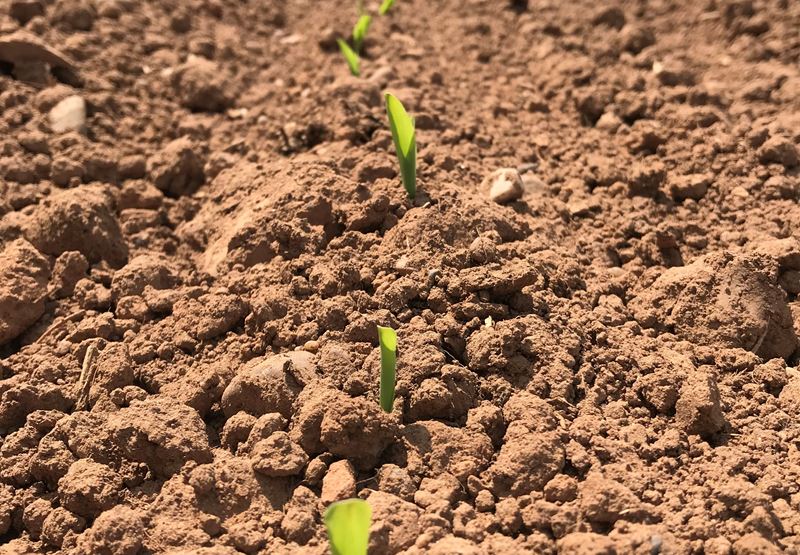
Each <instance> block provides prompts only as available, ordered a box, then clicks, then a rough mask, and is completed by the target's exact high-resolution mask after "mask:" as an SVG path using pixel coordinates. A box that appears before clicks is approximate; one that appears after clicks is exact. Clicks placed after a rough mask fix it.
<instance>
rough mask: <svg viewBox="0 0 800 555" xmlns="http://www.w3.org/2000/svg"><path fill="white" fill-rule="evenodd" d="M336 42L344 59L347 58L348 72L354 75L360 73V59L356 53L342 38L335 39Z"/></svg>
mask: <svg viewBox="0 0 800 555" xmlns="http://www.w3.org/2000/svg"><path fill="white" fill-rule="evenodd" d="M336 42H337V43H338V44H339V50H341V51H342V55H343V56H344V59H345V60H347V67H349V68H350V73H352V74H353V75H355V76H356V77H358V76H359V75H361V60H360V59H359V57H358V54H356V53H355V52H354V51H353V49H352V48H350V45H349V44H347V42H345V41H343V40H342V39H336Z"/></svg>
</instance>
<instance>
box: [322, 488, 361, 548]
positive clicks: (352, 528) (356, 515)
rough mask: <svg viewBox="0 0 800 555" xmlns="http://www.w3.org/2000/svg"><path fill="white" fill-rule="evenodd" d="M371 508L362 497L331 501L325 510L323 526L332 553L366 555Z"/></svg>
mask: <svg viewBox="0 0 800 555" xmlns="http://www.w3.org/2000/svg"><path fill="white" fill-rule="evenodd" d="M371 524H372V508H371V507H370V506H369V503H367V502H366V501H364V500H363V499H345V500H344V501H337V502H336V503H332V504H331V505H330V506H329V507H328V509H327V510H326V511H325V527H326V528H327V529H328V540H329V541H330V543H331V553H332V554H333V555H367V546H368V545H369V527H370V525H371Z"/></svg>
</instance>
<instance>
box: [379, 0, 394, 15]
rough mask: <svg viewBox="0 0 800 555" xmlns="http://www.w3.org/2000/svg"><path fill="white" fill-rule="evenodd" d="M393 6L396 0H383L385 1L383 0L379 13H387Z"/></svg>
mask: <svg viewBox="0 0 800 555" xmlns="http://www.w3.org/2000/svg"><path fill="white" fill-rule="evenodd" d="M392 6H394V0H383V2H381V7H380V8H378V13H380V14H381V15H386V13H387V12H388V11H389V10H390V9H392Z"/></svg>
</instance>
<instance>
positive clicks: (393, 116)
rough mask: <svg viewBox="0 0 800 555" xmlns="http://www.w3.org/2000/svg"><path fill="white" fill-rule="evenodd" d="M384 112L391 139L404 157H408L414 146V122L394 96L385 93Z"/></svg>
mask: <svg viewBox="0 0 800 555" xmlns="http://www.w3.org/2000/svg"><path fill="white" fill-rule="evenodd" d="M386 112H387V113H388V114H389V123H390V124H391V126H392V137H393V138H394V142H395V143H396V144H397V147H398V149H399V150H400V152H401V154H402V155H403V156H404V157H408V155H409V152H410V151H411V147H412V146H413V144H414V120H413V119H411V116H409V115H408V112H406V109H405V106H403V103H402V102H400V101H399V100H398V99H397V97H396V96H394V95H392V94H389V93H386Z"/></svg>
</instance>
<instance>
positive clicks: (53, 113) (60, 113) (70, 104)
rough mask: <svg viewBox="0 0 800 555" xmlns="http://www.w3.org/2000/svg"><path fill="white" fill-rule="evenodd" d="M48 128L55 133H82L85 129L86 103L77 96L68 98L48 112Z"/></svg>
mask: <svg viewBox="0 0 800 555" xmlns="http://www.w3.org/2000/svg"><path fill="white" fill-rule="evenodd" d="M50 128H51V129H52V130H53V131H55V132H56V133H63V132H64V131H80V132H82V131H84V130H85V128H86V101H85V100H84V99H83V98H82V97H80V96H78V95H76V94H75V95H72V96H68V97H67V98H65V99H64V100H62V101H61V102H59V103H58V104H56V105H55V106H53V108H52V109H51V110H50Z"/></svg>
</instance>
